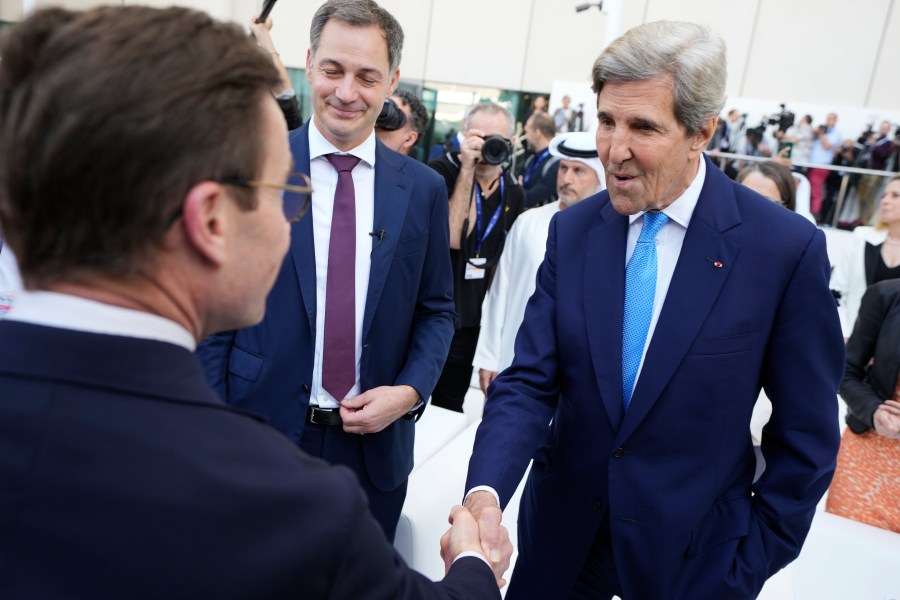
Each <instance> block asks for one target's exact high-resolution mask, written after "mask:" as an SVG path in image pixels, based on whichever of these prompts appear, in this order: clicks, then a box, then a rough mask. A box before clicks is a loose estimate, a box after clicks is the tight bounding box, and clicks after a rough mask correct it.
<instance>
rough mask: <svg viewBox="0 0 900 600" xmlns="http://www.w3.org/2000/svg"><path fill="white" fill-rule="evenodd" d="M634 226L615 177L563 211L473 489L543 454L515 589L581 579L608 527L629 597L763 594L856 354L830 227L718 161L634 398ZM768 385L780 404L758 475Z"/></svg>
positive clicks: (828, 440)
mask: <svg viewBox="0 0 900 600" xmlns="http://www.w3.org/2000/svg"><path fill="white" fill-rule="evenodd" d="M627 230H628V218H627V217H624V216H622V215H620V214H618V213H617V212H616V211H615V210H614V209H613V206H612V204H611V203H610V201H609V194H608V192H602V193H601V194H598V195H597V196H595V197H593V198H591V199H588V200H585V201H584V202H582V203H580V204H578V205H576V206H574V207H572V208H569V209H567V210H565V211H563V212H561V213H560V214H559V215H557V216H556V217H554V220H553V222H552V223H551V226H550V232H549V238H548V240H547V253H546V257H545V260H544V263H543V265H542V266H541V268H540V270H539V273H538V276H537V289H536V290H535V293H534V295H533V296H532V297H531V299H530V300H529V303H528V307H527V310H526V313H525V320H524V322H523V325H522V328H521V329H520V330H519V334H518V337H517V340H516V357H515V361H514V363H513V365H512V366H511V367H510V368H509V369H508V370H507V371H505V372H504V373H503V374H501V375H500V376H499V377H498V378H497V380H496V381H495V383H494V384H493V387H492V388H491V389H490V391H489V398H488V401H487V403H486V405H485V411H484V421H483V422H482V424H481V426H480V428H479V430H478V435H477V438H476V441H475V447H474V452H473V455H472V458H471V461H470V464H469V476H468V482H467V489H469V488H471V487H473V486H476V485H490V486H493V487H494V488H495V489H496V490H497V491H498V492H499V495H500V499H501V503H502V504H503V505H505V504H506V503H507V502H508V501H509V498H510V496H511V495H512V493H513V491H514V490H515V487H516V485H517V483H518V482H519V480H520V479H521V477H522V473H523V471H524V469H525V467H526V465H527V463H528V460H529V459H531V458H532V457H533V458H534V465H533V468H532V471H531V474H530V476H529V480H528V482H527V487H526V488H525V492H524V495H523V497H522V502H521V511H520V515H519V552H520V554H519V558H518V561H517V563H516V569H515V573H514V575H513V577H512V581H511V587H510V590H509V594H508V596H507V597H508V598H510V599H513V598H515V599H517V600H518V599H521V598H535V599H538V598H539V599H542V600H543V599H555V598H564V597H566V595H567V593H568V590H569V589H570V588H571V586H572V585H573V583H574V582H575V580H576V578H577V577H578V575H579V572H580V570H581V568H582V565H583V564H584V562H585V559H586V557H587V556H588V554H589V552H591V546H592V543H593V541H594V538H595V533H596V532H597V531H605V530H606V529H604V528H608V531H609V538H610V539H611V542H610V543H609V545H610V546H611V550H612V552H613V554H614V557H615V564H616V567H617V578H618V581H619V583H620V585H621V587H622V591H623V597H624V598H628V599H632V598H638V599H648V598H666V599H677V598H687V599H692V600H693V599H701V600H702V599H715V600H724V599H728V598H755V597H756V594H757V593H758V591H759V590H760V588H761V587H762V585H763V583H764V582H765V580H766V578H767V577H769V576H770V575H772V574H773V573H775V572H776V571H778V570H779V569H781V568H782V567H783V566H785V565H786V564H787V563H788V562H790V561H791V560H793V559H794V558H795V557H796V556H797V554H798V553H799V551H800V547H801V544H802V543H803V540H804V539H805V537H806V533H807V530H808V528H809V525H810V522H811V520H812V517H813V513H814V510H815V505H816V502H817V501H818V500H819V498H820V496H821V495H822V494H823V493H824V492H825V490H826V489H827V487H828V484H829V482H830V481H831V476H832V473H833V470H834V466H835V456H836V454H837V448H838V443H839V437H838V423H837V401H836V387H837V384H838V381H839V380H840V376H841V372H842V368H843V359H844V354H843V344H842V338H841V330H840V326H839V323H838V316H837V311H836V308H835V303H834V299H833V298H832V296H831V293H830V292H829V289H828V276H829V265H828V259H827V257H826V254H825V239H824V236H823V235H822V234H821V232H819V231H817V230H816V228H815V227H813V226H812V225H811V224H810V223H808V222H806V221H805V220H804V219H803V218H802V217H799V216H797V215H795V214H793V213H790V212H789V211H787V210H785V209H784V208H782V207H781V206H778V205H776V204H774V203H772V202H769V201H767V200H765V199H763V198H762V197H761V196H759V195H757V194H755V193H753V192H750V191H749V190H747V189H746V188H744V187H742V186H740V185H737V184H735V183H734V182H732V181H731V180H729V179H728V178H726V177H725V176H724V175H723V174H722V172H721V171H719V169H717V168H716V167H715V166H714V165H713V164H712V163H710V162H707V171H706V180H705V184H704V186H703V190H702V192H701V194H700V198H699V201H698V203H697V206H696V209H695V211H694V213H693V216H692V219H691V222H690V226H689V227H688V230H687V232H686V235H685V238H684V244H683V246H682V249H681V253H680V255H679V258H678V262H677V265H676V268H675V271H674V274H673V278H672V281H671V285H670V287H669V289H668V293H667V296H666V298H665V303H664V304H663V307H662V312H661V314H660V317H659V322H658V324H657V326H656V329H655V332H654V334H653V337H652V339H651V342H650V345H649V347H648V349H647V354H646V358H645V362H644V365H643V367H642V371H641V373H640V377H639V379H638V382H637V386H636V388H635V391H634V396H633V398H632V400H631V405H630V408H629V409H628V411H627V413H626V412H625V411H624V409H623V405H622V314H623V301H624V284H625V249H626V236H627ZM716 263H719V266H717V265H716ZM760 386H763V387H765V389H766V392H767V394H768V396H769V398H771V399H772V405H773V413H772V419H771V421H770V422H769V424H768V425H767V426H766V428H765V430H764V433H763V440H762V452H763V454H764V455H765V459H766V462H767V468H766V471H765V473H764V474H763V476H762V478H761V479H760V480H759V481H758V482H757V483H756V484H754V485H752V486H751V482H752V479H753V474H754V466H755V460H754V452H753V447H752V444H751V440H750V433H749V423H750V415H751V412H752V410H753V405H754V403H755V402H756V399H757V395H758V393H759V389H760ZM551 419H552V424H551V425H550V426H549V427H548V423H550V421H551Z"/></svg>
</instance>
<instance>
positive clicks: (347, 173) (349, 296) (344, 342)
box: [322, 154, 359, 401]
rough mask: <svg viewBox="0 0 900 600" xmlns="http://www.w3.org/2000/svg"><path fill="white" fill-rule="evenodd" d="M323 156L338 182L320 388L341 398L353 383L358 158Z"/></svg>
mask: <svg viewBox="0 0 900 600" xmlns="http://www.w3.org/2000/svg"><path fill="white" fill-rule="evenodd" d="M325 158H327V159H328V162H330V163H331V165H332V166H333V167H334V170H335V171H337V173H338V182H337V188H335V190H334V210H333V212H332V216H331V239H330V240H329V242H328V279H327V283H326V285H325V346H324V351H323V356H322V387H324V388H325V391H327V392H328V393H329V394H331V395H332V396H333V397H334V399H335V400H337V401H341V400H343V399H344V398H345V397H346V396H347V394H348V393H349V392H350V389H351V388H352V387H353V384H354V383H355V382H356V192H355V190H354V188H353V173H352V171H353V167H355V166H356V165H357V163H359V158H357V157H355V156H350V155H346V154H343V155H342V154H329V155H327V156H326V157H325Z"/></svg>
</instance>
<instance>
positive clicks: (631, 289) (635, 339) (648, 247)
mask: <svg viewBox="0 0 900 600" xmlns="http://www.w3.org/2000/svg"><path fill="white" fill-rule="evenodd" d="M668 220H669V217H667V216H666V215H665V214H663V213H661V212H646V213H644V224H643V226H642V227H641V235H640V237H639V238H638V241H637V244H636V245H635V247H634V252H633V253H632V254H631V260H629V261H628V266H627V267H626V268H625V314H624V316H623V318H622V399H623V401H624V403H625V410H628V405H629V404H630V403H631V393H632V392H633V391H634V380H635V379H636V378H637V372H638V366H640V364H641V356H642V355H643V354H644V342H646V341H647V330H648V329H650V318H651V317H652V316H653V297H654V296H655V295H656V234H657V233H659V230H660V229H662V226H663V225H665V224H666V222H667V221H668Z"/></svg>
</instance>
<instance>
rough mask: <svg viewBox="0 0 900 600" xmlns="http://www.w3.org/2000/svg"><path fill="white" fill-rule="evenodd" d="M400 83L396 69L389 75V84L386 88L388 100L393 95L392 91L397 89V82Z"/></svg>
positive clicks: (398, 71)
mask: <svg viewBox="0 0 900 600" xmlns="http://www.w3.org/2000/svg"><path fill="white" fill-rule="evenodd" d="M398 81H400V69H397V70H396V71H394V72H393V73H392V74H391V83H390V85H389V86H388V93H387V97H388V98H390V97H391V96H393V95H394V91H395V90H396V89H397V82H398Z"/></svg>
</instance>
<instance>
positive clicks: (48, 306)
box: [6, 291, 197, 352]
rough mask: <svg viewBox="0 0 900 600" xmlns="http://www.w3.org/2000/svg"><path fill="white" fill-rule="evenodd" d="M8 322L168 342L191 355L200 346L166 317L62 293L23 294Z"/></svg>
mask: <svg viewBox="0 0 900 600" xmlns="http://www.w3.org/2000/svg"><path fill="white" fill-rule="evenodd" d="M6 318H7V319H8V320H10V321H20V322H23V323H31V324H33V325H44V326H46V327H57V328H59V329H71V330H73V331H84V332H87V333H101V334H106V335H118V336H122V337H131V338H140V339H145V340H156V341H159V342H168V343H170V344H175V345H176V346H181V347H182V348H185V349H186V350H189V351H190V352H193V351H194V349H195V348H196V346H197V341H196V340H195V339H194V336H193V335H191V332H190V331H188V330H187V329H185V328H184V327H182V326H181V325H179V324H178V323H176V322H175V321H172V320H170V319H166V318H165V317H160V316H159V315H153V314H150V313H148V312H143V311H140V310H132V309H130V308H122V307H120V306H113V305H111V304H105V303H103V302H97V301H96V300H88V299H86V298H81V297H79V296H72V295H70V294H60V293H58V292H29V291H21V292H19V293H18V294H17V297H16V304H15V306H13V307H12V310H10V311H9V313H8V315H7V317H6Z"/></svg>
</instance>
